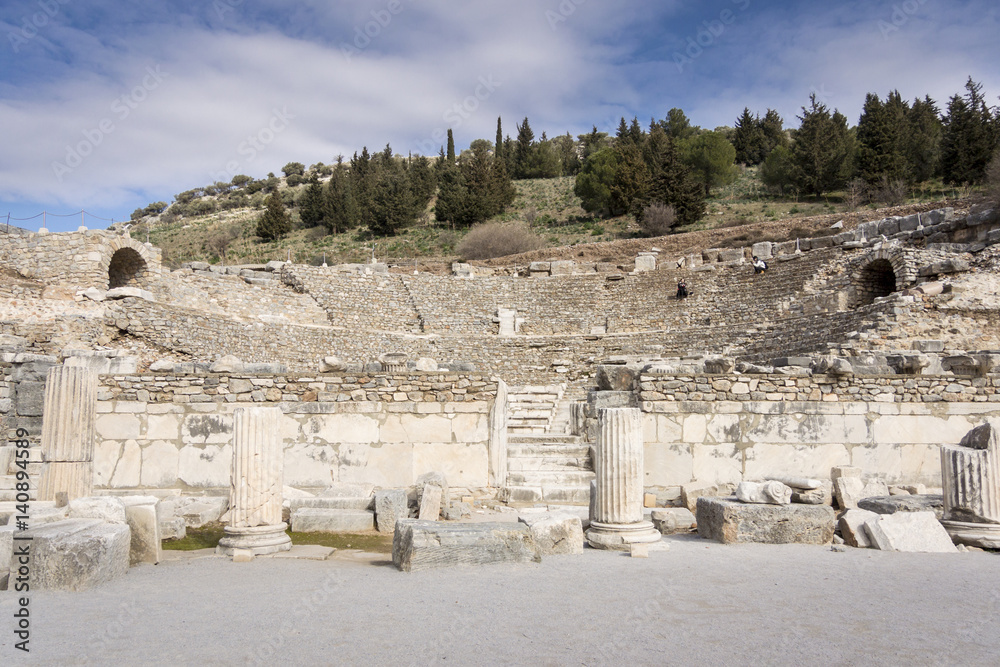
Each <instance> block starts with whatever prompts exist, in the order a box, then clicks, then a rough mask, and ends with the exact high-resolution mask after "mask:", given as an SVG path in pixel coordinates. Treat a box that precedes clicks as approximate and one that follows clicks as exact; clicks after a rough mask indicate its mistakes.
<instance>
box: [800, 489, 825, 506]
mask: <svg viewBox="0 0 1000 667" xmlns="http://www.w3.org/2000/svg"><path fill="white" fill-rule="evenodd" d="M832 500H833V498H832V494H831V493H830V491H829V490H828V489H825V488H822V489H809V490H805V489H798V490H795V489H793V490H792V502H793V503H799V504H801V505H829V504H830V503H831V502H832Z"/></svg>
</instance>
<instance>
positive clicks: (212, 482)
mask: <svg viewBox="0 0 1000 667" xmlns="http://www.w3.org/2000/svg"><path fill="white" fill-rule="evenodd" d="M496 393H497V384H496V382H494V381H491V380H490V379H489V378H486V377H483V376H477V375H462V376H460V375H453V374H433V373H428V374H407V375H387V376H382V375H380V376H353V377H352V376H334V375H316V376H310V377H301V376H271V377H257V376H238V375H206V376H167V375H136V376H104V377H102V378H101V385H100V390H99V400H98V407H97V409H98V418H97V434H98V440H97V445H96V450H95V485H96V486H99V487H104V488H132V487H144V488H179V489H181V490H185V491H192V490H204V489H226V488H228V486H229V481H230V475H231V466H232V443H231V441H232V414H233V410H234V409H235V408H237V407H240V406H247V405H258V406H260V405H276V406H280V407H281V408H282V410H283V411H284V417H283V419H282V424H281V435H282V438H283V440H284V443H285V459H284V462H285V473H284V474H285V484H286V485H289V486H296V487H300V488H323V487H326V486H329V485H330V484H331V483H333V482H351V483H367V484H374V485H377V486H384V487H400V486H409V485H412V484H414V483H415V482H416V479H417V477H418V476H419V475H421V474H423V473H426V472H431V471H439V472H443V473H444V474H445V476H446V477H447V479H448V482H449V484H451V485H452V486H456V487H466V488H486V487H488V486H489V485H490V484H489V449H490V445H491V442H490V428H489V413H490V408H491V407H492V405H493V402H494V401H495V399H496Z"/></svg>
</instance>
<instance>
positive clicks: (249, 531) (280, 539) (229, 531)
mask: <svg viewBox="0 0 1000 667" xmlns="http://www.w3.org/2000/svg"><path fill="white" fill-rule="evenodd" d="M287 528H288V524H286V523H278V524H274V525H273V526H254V527H253V528H238V527H234V526H226V527H225V531H226V535H225V537H223V538H222V539H221V540H219V546H217V547H216V548H215V553H217V554H219V555H220V556H232V555H233V550H234V549H247V550H249V551H251V552H253V555H254V556H264V555H267V554H273V553H278V552H279V551H288V550H289V549H291V548H292V538H290V537H289V536H288V533H286V532H285V529H287Z"/></svg>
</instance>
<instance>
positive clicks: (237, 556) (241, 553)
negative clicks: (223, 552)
mask: <svg viewBox="0 0 1000 667" xmlns="http://www.w3.org/2000/svg"><path fill="white" fill-rule="evenodd" d="M252 560H253V551H251V550H250V549H233V562H234V563H249V562H250V561H252Z"/></svg>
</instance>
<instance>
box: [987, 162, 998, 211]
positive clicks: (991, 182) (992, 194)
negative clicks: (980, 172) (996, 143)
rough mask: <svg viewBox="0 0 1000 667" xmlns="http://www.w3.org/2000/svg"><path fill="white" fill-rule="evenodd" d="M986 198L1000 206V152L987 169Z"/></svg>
mask: <svg viewBox="0 0 1000 667" xmlns="http://www.w3.org/2000/svg"><path fill="white" fill-rule="evenodd" d="M986 198H987V199H989V200H990V201H991V202H993V203H994V204H997V205H1000V150H998V151H997V152H996V153H994V154H993V159H992V160H990V163H989V165H987V167H986Z"/></svg>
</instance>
